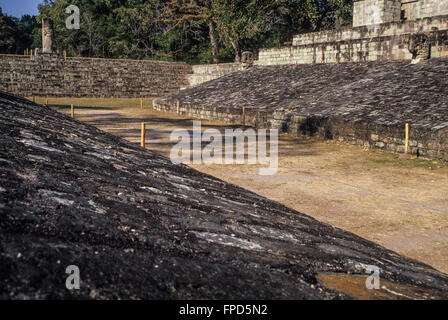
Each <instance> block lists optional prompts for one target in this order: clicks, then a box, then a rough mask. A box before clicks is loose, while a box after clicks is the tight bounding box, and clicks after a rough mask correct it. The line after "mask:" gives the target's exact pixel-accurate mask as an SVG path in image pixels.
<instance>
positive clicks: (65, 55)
mask: <svg viewBox="0 0 448 320" xmlns="http://www.w3.org/2000/svg"><path fill="white" fill-rule="evenodd" d="M65 60H67V51H65V50H64V61H65Z"/></svg>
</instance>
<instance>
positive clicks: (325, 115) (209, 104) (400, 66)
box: [154, 59, 448, 159]
mask: <svg viewBox="0 0 448 320" xmlns="http://www.w3.org/2000/svg"><path fill="white" fill-rule="evenodd" d="M178 100H179V101H180V104H181V106H182V107H181V111H183V112H184V113H190V114H192V115H195V116H200V117H203V118H212V119H213V118H214V119H219V120H225V121H230V122H238V123H241V119H242V107H245V108H246V117H245V118H246V119H245V121H246V124H249V125H254V126H257V127H280V128H283V129H284V130H286V131H289V132H291V133H293V134H297V133H307V134H318V135H320V136H322V137H324V138H334V139H341V140H347V141H349V142H353V143H357V144H363V145H368V146H369V145H370V146H376V147H380V148H386V149H389V150H393V151H403V150H402V149H403V138H404V130H403V128H404V125H405V123H409V124H410V126H411V140H412V141H413V143H412V145H411V147H412V150H411V151H412V152H413V153H417V152H418V153H419V154H421V155H427V156H430V157H434V158H444V159H448V59H431V60H429V61H426V62H422V63H420V64H416V65H412V64H410V63H409V62H408V61H393V62H370V63H343V64H318V65H285V66H266V67H254V68H251V69H249V70H247V71H239V72H235V73H232V74H230V75H227V76H224V77H222V78H219V79H216V80H213V81H209V82H206V83H204V84H202V85H199V86H196V87H193V88H189V89H186V90H182V91H180V92H178V93H174V94H171V95H169V96H167V97H164V98H161V99H158V100H156V101H155V102H154V106H155V107H156V108H157V109H160V110H171V111H174V110H175V108H176V101H178ZM197 110H199V111H197ZM414 142H415V143H414Z"/></svg>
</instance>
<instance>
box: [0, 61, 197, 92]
mask: <svg viewBox="0 0 448 320" xmlns="http://www.w3.org/2000/svg"><path fill="white" fill-rule="evenodd" d="M191 73H192V69H191V66H188V65H187V64H185V63H173V62H162V61H144V60H127V59H95V58H67V59H66V60H64V58H63V57H60V56H58V55H38V56H34V57H33V58H32V59H30V57H29V56H11V55H0V90H4V91H7V92H10V93H12V94H16V95H20V96H32V95H36V96H73V97H156V96H163V95H166V94H169V93H172V92H175V91H177V90H179V89H180V88H181V87H185V86H187V85H188V80H187V75H188V74H191Z"/></svg>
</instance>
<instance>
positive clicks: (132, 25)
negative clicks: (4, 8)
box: [0, 0, 352, 63]
mask: <svg viewBox="0 0 448 320" xmlns="http://www.w3.org/2000/svg"><path fill="white" fill-rule="evenodd" d="M70 4H73V5H76V6H78V7H79V9H80V29H79V30H69V29H67V28H66V25H65V20H66V19H67V17H68V16H69V15H68V14H67V13H66V12H65V9H66V8H67V7H68V6H69V5H70ZM351 15H352V0H71V1H70V0H45V1H44V3H43V4H41V5H39V15H38V16H35V17H30V16H23V17H22V18H20V19H17V18H13V17H9V16H7V15H3V14H2V13H1V10H0V52H1V53H23V50H24V49H25V48H28V47H30V48H35V47H39V46H40V45H41V42H40V33H41V29H40V28H41V21H42V18H51V19H52V20H53V22H54V37H55V41H54V44H55V48H56V49H57V50H58V51H59V52H62V51H66V52H67V54H68V55H70V56H87V57H107V58H134V59H157V60H168V61H186V62H189V63H211V62H219V61H220V62H229V61H234V60H236V61H238V60H239V59H240V57H241V52H242V51H245V50H248V51H253V52H255V53H256V52H257V50H258V49H259V48H262V47H273V46H281V45H283V44H284V42H285V41H290V40H291V39H292V36H293V35H294V34H298V33H304V32H311V31H318V30H323V29H332V28H341V27H344V26H348V25H350V23H351Z"/></svg>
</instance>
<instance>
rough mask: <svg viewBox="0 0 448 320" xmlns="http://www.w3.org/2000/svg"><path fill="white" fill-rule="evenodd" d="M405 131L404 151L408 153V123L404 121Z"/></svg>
mask: <svg viewBox="0 0 448 320" xmlns="http://www.w3.org/2000/svg"><path fill="white" fill-rule="evenodd" d="M405 131H406V139H405V143H404V153H405V154H408V151H409V123H406V125H405Z"/></svg>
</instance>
